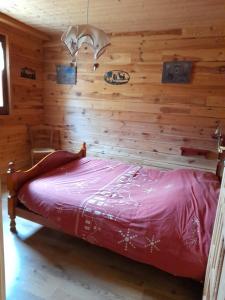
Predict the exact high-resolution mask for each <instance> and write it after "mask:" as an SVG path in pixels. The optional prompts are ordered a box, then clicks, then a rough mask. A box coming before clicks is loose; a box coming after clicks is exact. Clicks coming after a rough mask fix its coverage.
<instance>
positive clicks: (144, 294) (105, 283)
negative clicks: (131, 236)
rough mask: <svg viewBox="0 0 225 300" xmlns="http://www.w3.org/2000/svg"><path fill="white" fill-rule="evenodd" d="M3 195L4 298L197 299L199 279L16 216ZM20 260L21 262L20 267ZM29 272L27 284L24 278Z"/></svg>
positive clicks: (199, 295) (35, 299)
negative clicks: (13, 221) (12, 224)
mask: <svg viewBox="0 0 225 300" xmlns="http://www.w3.org/2000/svg"><path fill="white" fill-rule="evenodd" d="M6 202H7V201H6V195H5V198H4V204H5V205H4V233H5V235H4V236H5V246H6V251H5V261H6V287H7V300H15V299H21V300H53V299H54V300H62V299H65V300H74V299H76V300H198V299H200V298H201V293H202V285H201V284H200V283H198V282H195V281H192V280H189V279H184V278H179V277H175V276H172V275H170V274H168V273H165V272H163V271H160V270H157V269H155V268H153V267H151V266H148V265H144V264H141V263H137V262H135V261H132V260H130V259H128V258H125V257H122V256H120V255H117V254H115V253H113V252H111V251H108V250H106V249H103V248H101V247H96V246H94V245H91V244H89V243H86V242H84V241H82V240H79V239H76V238H74V237H70V236H68V235H66V234H61V233H59V232H57V231H54V230H50V229H47V228H42V227H41V226H39V225H37V224H35V223H33V222H29V221H26V220H24V219H21V218H18V219H17V228H18V235H17V236H15V235H12V234H11V233H10V232H9V229H8V228H9V219H8V216H7V208H6ZM21 266H22V267H21ZM28 278H29V284H28Z"/></svg>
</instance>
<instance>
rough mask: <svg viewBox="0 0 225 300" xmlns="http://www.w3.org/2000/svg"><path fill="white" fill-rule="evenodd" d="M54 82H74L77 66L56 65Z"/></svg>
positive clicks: (75, 81)
mask: <svg viewBox="0 0 225 300" xmlns="http://www.w3.org/2000/svg"><path fill="white" fill-rule="evenodd" d="M56 82H57V83H58V84H76V83H77V67H76V66H75V65H73V64H71V65H56Z"/></svg>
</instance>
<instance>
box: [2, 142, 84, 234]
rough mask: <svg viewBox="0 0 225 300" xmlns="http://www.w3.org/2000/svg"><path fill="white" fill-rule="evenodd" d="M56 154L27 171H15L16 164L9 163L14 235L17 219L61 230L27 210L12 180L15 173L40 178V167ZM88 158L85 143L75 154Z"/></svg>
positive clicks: (9, 197)
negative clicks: (18, 197)
mask: <svg viewBox="0 0 225 300" xmlns="http://www.w3.org/2000/svg"><path fill="white" fill-rule="evenodd" d="M54 153H55V152H53V153H50V154H48V155H47V156H46V157H44V158H43V159H42V160H41V161H39V162H38V163H37V164H36V165H34V166H33V167H32V168H30V169H29V170H27V171H15V164H14V162H9V168H8V171H7V174H8V178H7V186H8V191H9V195H8V214H9V217H10V230H11V232H13V233H16V232H17V230H16V221H15V219H16V217H21V218H23V219H26V220H29V221H32V222H35V223H38V224H41V225H43V226H46V227H49V228H53V229H56V230H59V228H58V227H57V226H56V225H55V224H54V223H52V222H51V221H49V220H48V219H46V218H43V217H42V216H40V215H38V214H36V213H34V212H32V211H30V210H29V209H27V208H26V207H25V206H24V205H22V204H21V203H20V202H19V201H18V199H17V190H18V186H17V182H15V181H13V180H12V176H11V175H12V174H14V173H15V172H16V173H17V174H18V175H19V176H20V178H22V179H24V180H26V178H32V177H33V178H34V177H36V176H38V169H39V165H40V164H43V162H46V163H47V162H48V160H49V158H50V157H51V156H53V155H54ZM85 156H86V143H83V145H82V148H81V150H80V151H79V152H78V153H75V154H74V157H76V158H82V157H85Z"/></svg>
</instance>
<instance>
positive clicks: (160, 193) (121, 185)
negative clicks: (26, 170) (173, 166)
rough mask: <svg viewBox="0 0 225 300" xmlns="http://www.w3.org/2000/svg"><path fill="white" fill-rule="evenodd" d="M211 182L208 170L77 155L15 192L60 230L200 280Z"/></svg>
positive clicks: (214, 185)
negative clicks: (165, 168)
mask: <svg viewBox="0 0 225 300" xmlns="http://www.w3.org/2000/svg"><path fill="white" fill-rule="evenodd" d="M219 186H220V185H219V181H218V179H217V177H216V176H215V175H213V174H211V173H206V172H201V171H194V170H184V169H182V170H175V171H164V172H163V171H160V170H155V169H148V168H143V167H139V166H132V165H128V164H124V163H120V162H117V161H109V160H99V159H95V158H82V159H80V160H73V161H71V162H69V163H67V164H64V165H63V166H61V167H58V168H56V169H54V170H52V171H50V172H47V173H44V174H42V175H41V176H39V177H38V178H36V179H33V180H32V181H30V182H27V183H25V184H24V185H23V187H22V188H21V189H20V191H19V199H20V201H21V202H22V203H23V204H24V205H25V206H26V207H28V208H29V209H31V210H32V211H34V212H36V213H38V214H40V215H42V216H44V217H46V218H49V219H51V220H52V221H53V222H55V223H56V224H57V225H58V227H60V228H61V229H62V230H63V231H64V232H66V233H69V234H72V235H74V236H77V237H80V238H82V239H84V240H87V241H89V242H91V243H93V244H96V245H99V246H102V247H105V248H108V249H111V250H113V251H115V252H118V253H120V254H122V255H125V256H127V257H130V258H132V259H135V260H137V261H140V262H144V263H147V264H150V265H153V266H155V267H158V268H160V269H162V270H164V271H167V272H169V273H172V274H174V275H177V276H184V277H191V278H194V279H197V280H202V279H203V278H204V273H205V269H206V264H207V257H208V252H209V246H210V240H211V234H212V227H213V222H214V218H215V211H216V206H217V199H218V194H219Z"/></svg>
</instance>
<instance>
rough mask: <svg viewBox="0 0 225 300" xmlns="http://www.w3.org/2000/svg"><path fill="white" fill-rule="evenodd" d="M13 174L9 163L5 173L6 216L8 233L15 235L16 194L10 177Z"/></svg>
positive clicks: (13, 170) (12, 167)
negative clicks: (6, 176)
mask: <svg viewBox="0 0 225 300" xmlns="http://www.w3.org/2000/svg"><path fill="white" fill-rule="evenodd" d="M14 172H15V168H14V163H13V162H10V163H9V168H8V171H7V174H8V178H7V185H8V190H9V196H8V215H9V217H10V231H11V232H13V233H16V232H17V231H16V221H15V220H16V204H17V200H16V192H15V186H14V184H13V180H12V175H13V173H14Z"/></svg>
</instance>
